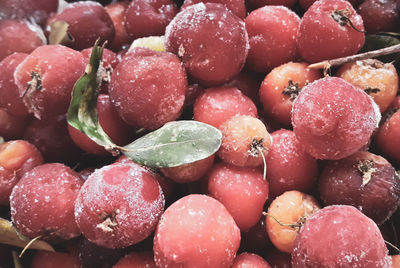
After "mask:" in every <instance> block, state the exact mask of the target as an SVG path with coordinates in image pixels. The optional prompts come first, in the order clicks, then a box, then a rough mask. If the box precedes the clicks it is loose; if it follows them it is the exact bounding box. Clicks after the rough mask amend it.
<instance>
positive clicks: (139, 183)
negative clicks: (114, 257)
mask: <svg viewBox="0 0 400 268" xmlns="http://www.w3.org/2000/svg"><path fill="white" fill-rule="evenodd" d="M163 209H164V195H163V194H162V190H161V187H160V185H159V183H158V182H157V180H156V178H155V176H154V175H153V174H152V173H151V172H149V171H147V170H146V169H145V168H143V167H141V166H139V165H137V164H133V163H130V164H124V163H121V164H112V165H109V166H104V167H102V168H101V169H97V170H96V171H95V172H93V173H92V174H91V175H90V176H89V178H88V179H87V180H86V181H85V184H84V185H83V186H82V189H81V191H80V192H79V194H78V197H77V199H76V202H75V221H76V223H77V225H78V227H79V229H80V230H81V231H82V234H83V235H84V236H85V237H86V238H87V239H88V240H89V241H91V242H92V243H95V244H97V245H99V246H103V247H108V248H123V247H127V246H130V245H132V244H135V243H138V242H140V241H142V240H144V239H145V238H146V237H148V236H149V235H150V233H151V232H152V231H153V230H154V228H155V227H156V224H157V222H158V220H159V218H160V216H161V213H162V212H163Z"/></svg>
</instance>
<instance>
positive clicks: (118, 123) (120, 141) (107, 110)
mask: <svg viewBox="0 0 400 268" xmlns="http://www.w3.org/2000/svg"><path fill="white" fill-rule="evenodd" d="M97 115H98V118H99V123H100V126H101V127H102V128H103V130H104V132H105V133H106V134H107V135H108V136H109V137H110V139H111V140H112V141H113V142H114V143H115V144H117V145H126V144H127V143H129V141H130V140H131V138H132V133H134V131H133V129H132V128H131V127H130V126H129V125H127V124H126V123H125V122H124V121H123V120H122V119H121V118H120V117H119V115H118V113H117V112H116V111H115V110H114V108H113V106H112V104H111V101H110V97H109V96H108V95H105V94H101V95H99V96H98V98H97ZM68 132H69V135H70V136H71V139H72V140H73V141H74V143H75V144H76V145H77V146H78V147H79V148H81V149H82V150H84V151H85V152H87V153H90V154H95V155H108V154H109V152H107V151H106V150H105V149H104V147H103V146H100V145H98V144H97V143H96V142H94V141H92V140H91V139H90V138H89V137H88V136H86V135H85V134H84V133H83V132H81V131H79V130H78V129H76V128H75V127H73V126H71V125H69V124H68Z"/></svg>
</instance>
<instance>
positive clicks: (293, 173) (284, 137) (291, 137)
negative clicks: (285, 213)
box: [265, 129, 318, 197]
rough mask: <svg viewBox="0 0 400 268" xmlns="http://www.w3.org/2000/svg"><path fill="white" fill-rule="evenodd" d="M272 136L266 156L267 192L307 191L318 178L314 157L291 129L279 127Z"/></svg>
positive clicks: (274, 193) (275, 193) (272, 194)
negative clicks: (305, 149) (306, 150)
mask: <svg viewBox="0 0 400 268" xmlns="http://www.w3.org/2000/svg"><path fill="white" fill-rule="evenodd" d="M271 136H272V140H273V143H272V146H271V147H270V149H269V151H268V155H267V157H266V159H265V160H266V163H267V180H268V182H269V189H270V195H271V196H272V197H275V196H278V195H281V194H283V192H285V191H290V190H298V191H302V192H308V191H310V190H311V189H312V187H313V186H314V183H315V181H316V180H317V175H318V166H317V160H316V159H315V158H313V157H312V156H311V155H309V154H308V153H306V152H305V151H304V149H303V147H302V145H301V143H300V142H299V141H298V140H297V139H296V135H295V134H294V132H293V131H291V130H286V129H281V130H278V131H275V132H273V133H272V134H271Z"/></svg>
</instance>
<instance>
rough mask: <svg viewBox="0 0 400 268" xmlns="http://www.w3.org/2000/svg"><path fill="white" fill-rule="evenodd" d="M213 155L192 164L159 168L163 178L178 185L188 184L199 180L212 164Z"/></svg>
mask: <svg viewBox="0 0 400 268" xmlns="http://www.w3.org/2000/svg"><path fill="white" fill-rule="evenodd" d="M214 158H215V154H213V155H211V156H209V157H207V158H204V159H202V160H198V161H196V162H193V163H189V164H184V165H181V166H177V167H167V168H160V171H161V173H162V174H164V176H166V177H168V178H170V179H171V180H173V181H175V182H178V183H188V182H193V181H197V180H199V179H201V178H202V177H203V176H204V175H205V174H206V173H207V171H208V170H209V169H210V168H211V166H212V165H213V163H214Z"/></svg>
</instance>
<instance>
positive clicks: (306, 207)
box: [265, 191, 320, 253]
mask: <svg viewBox="0 0 400 268" xmlns="http://www.w3.org/2000/svg"><path fill="white" fill-rule="evenodd" d="M319 209H320V206H319V204H318V203H317V201H316V200H315V199H314V197H312V196H311V195H307V194H304V193H302V192H299V191H287V192H284V193H283V194H281V195H280V196H278V197H277V198H275V199H274V201H272V203H271V205H270V206H269V207H268V215H267V216H266V219H265V222H266V229H267V232H268V237H269V239H270V240H271V242H272V244H273V245H274V246H275V247H276V248H277V249H279V250H280V251H283V252H287V253H292V250H293V242H294V240H295V239H296V236H297V233H298V232H299V229H300V228H301V227H302V225H303V224H304V222H305V221H306V220H307V219H308V218H309V217H310V216H311V215H312V214H313V213H315V212H316V211H318V210H319ZM278 221H279V222H278Z"/></svg>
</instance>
